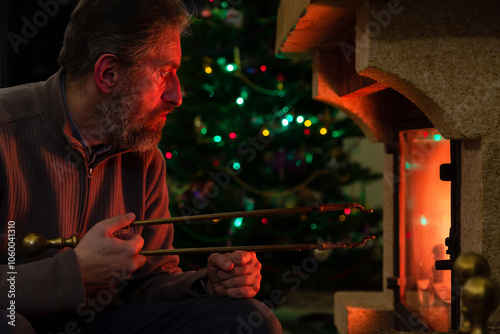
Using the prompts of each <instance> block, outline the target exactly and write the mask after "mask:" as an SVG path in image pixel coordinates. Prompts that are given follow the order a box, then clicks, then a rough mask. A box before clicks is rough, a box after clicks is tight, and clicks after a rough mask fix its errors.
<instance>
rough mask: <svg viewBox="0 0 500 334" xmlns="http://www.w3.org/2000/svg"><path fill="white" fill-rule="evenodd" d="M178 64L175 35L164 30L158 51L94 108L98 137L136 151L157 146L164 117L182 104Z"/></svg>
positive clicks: (179, 49)
mask: <svg viewBox="0 0 500 334" xmlns="http://www.w3.org/2000/svg"><path fill="white" fill-rule="evenodd" d="M180 61H181V46H180V37H179V33H178V32H177V31H176V30H168V31H166V32H165V33H164V35H163V37H162V38H161V39H160V45H159V47H158V51H157V52H156V53H155V54H154V55H152V57H150V58H148V60H147V61H145V62H144V63H143V64H140V65H139V67H138V68H137V69H136V70H135V71H134V72H133V74H132V75H131V77H129V78H126V80H124V81H123V82H122V83H121V89H120V91H119V92H118V93H116V94H114V95H113V96H111V97H109V98H108V99H107V100H106V101H104V102H103V103H101V104H99V105H98V106H96V108H95V110H96V117H97V124H98V125H97V126H98V133H100V137H101V138H102V139H103V140H104V141H106V142H113V143H116V144H117V146H118V147H119V148H125V149H132V150H137V151H146V150H148V149H151V148H154V147H155V146H156V145H158V142H159V141H160V139H161V130H162V128H163V126H164V125H165V120H166V118H167V115H168V114H169V113H170V112H172V111H173V110H174V108H175V107H178V106H180V105H181V103H182V96H181V89H180V84H179V79H178V78H177V73H176V72H177V69H178V68H179V66H180Z"/></svg>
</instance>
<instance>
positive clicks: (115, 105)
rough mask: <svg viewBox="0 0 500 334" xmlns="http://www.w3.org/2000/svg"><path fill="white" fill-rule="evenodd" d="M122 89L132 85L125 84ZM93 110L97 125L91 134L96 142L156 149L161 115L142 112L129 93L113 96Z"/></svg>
mask: <svg viewBox="0 0 500 334" xmlns="http://www.w3.org/2000/svg"><path fill="white" fill-rule="evenodd" d="M124 87H132V85H130V84H125V85H124ZM128 89H130V88H128ZM130 91H132V89H130ZM94 110H95V115H96V120H97V124H96V128H95V129H94V131H93V133H92V135H93V138H96V139H97V140H98V142H101V143H103V142H104V143H108V144H114V145H115V146H116V147H117V148H119V149H127V150H132V151H139V152H145V151H148V150H150V149H153V148H155V147H156V146H157V145H158V143H159V142H160V140H161V136H162V131H161V130H162V128H163V125H164V122H163V121H162V120H160V121H159V120H158V114H159V113H160V112H159V111H156V112H155V111H148V110H145V109H144V108H143V107H142V106H141V103H140V101H139V99H138V98H137V97H136V95H134V94H133V93H131V92H120V93H118V94H115V95H113V96H111V97H109V98H108V99H107V100H106V101H104V102H102V103H101V104H99V105H97V106H96V107H95V108H94Z"/></svg>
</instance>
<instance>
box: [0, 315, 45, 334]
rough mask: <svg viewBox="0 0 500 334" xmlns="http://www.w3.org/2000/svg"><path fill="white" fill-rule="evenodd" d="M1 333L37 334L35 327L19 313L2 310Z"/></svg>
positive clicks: (0, 317) (0, 318)
mask: <svg viewBox="0 0 500 334" xmlns="http://www.w3.org/2000/svg"><path fill="white" fill-rule="evenodd" d="M0 333H2V334H4V333H5V334H36V333H35V330H34V329H33V326H31V324H30V323H29V321H28V320H26V318H25V317H23V316H22V315H20V314H19V313H17V312H13V313H11V312H10V311H9V310H0Z"/></svg>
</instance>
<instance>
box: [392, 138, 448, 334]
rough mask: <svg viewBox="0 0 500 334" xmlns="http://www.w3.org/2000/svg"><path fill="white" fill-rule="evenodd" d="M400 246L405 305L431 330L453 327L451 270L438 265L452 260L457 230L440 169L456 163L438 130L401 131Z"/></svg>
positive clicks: (401, 285)
mask: <svg viewBox="0 0 500 334" xmlns="http://www.w3.org/2000/svg"><path fill="white" fill-rule="evenodd" d="M400 149H401V151H400V154H401V155H400V166H399V169H400V173H399V175H400V179H399V182H400V184H399V201H400V203H399V215H400V217H399V218H400V220H399V242H400V265H399V268H400V293H399V294H400V302H401V303H402V304H403V305H404V306H405V307H406V308H408V310H409V311H410V312H411V314H412V317H414V319H408V321H409V322H412V320H413V321H417V319H418V321H420V322H421V323H423V324H425V325H426V326H427V327H428V328H429V329H432V330H435V331H448V330H450V326H451V271H450V270H443V271H437V270H436V269H435V267H434V263H435V261H437V260H447V259H449V255H447V254H446V246H445V239H446V238H447V237H448V235H449V230H450V226H451V189H450V182H445V181H441V180H440V177H439V176H440V175H439V173H440V165H441V164H446V163H450V142H449V141H448V140H445V139H443V138H442V137H441V135H440V134H439V133H438V132H437V131H436V130H435V129H420V130H410V131H404V132H401V133H400Z"/></svg>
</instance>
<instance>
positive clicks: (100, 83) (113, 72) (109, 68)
mask: <svg viewBox="0 0 500 334" xmlns="http://www.w3.org/2000/svg"><path fill="white" fill-rule="evenodd" d="M118 69H119V61H118V57H116V56H115V55H113V54H110V53H106V54H103V55H102V56H100V57H99V59H97V61H96V62H95V65H94V81H95V85H96V88H97V90H98V91H99V92H100V93H103V94H105V95H109V94H111V93H112V92H113V90H114V89H115V88H116V87H117V84H118V80H119V71H118Z"/></svg>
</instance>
